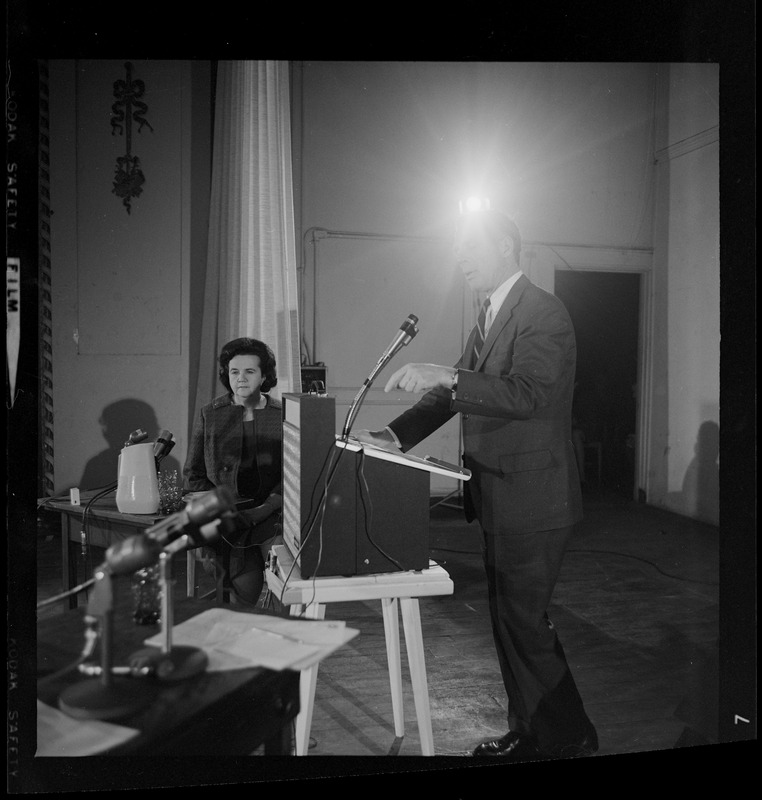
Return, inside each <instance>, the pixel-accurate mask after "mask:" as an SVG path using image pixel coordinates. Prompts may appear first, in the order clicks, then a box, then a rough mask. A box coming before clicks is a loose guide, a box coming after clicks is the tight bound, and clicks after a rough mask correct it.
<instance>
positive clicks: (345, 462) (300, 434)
mask: <svg viewBox="0 0 762 800" xmlns="http://www.w3.org/2000/svg"><path fill="white" fill-rule="evenodd" d="M335 429H336V403H335V398H333V397H329V396H327V395H325V396H319V395H315V394H284V395H283V538H284V540H285V543H286V545H287V547H288V548H289V550H290V551H291V554H292V555H293V556H294V559H295V561H296V562H297V564H298V565H299V569H300V571H301V575H302V577H303V578H311V577H313V576H327V575H344V576H349V575H366V574H372V573H381V572H397V571H401V570H421V569H426V568H427V567H428V565H429V495H430V476H429V473H428V472H426V471H425V470H422V469H416V468H414V467H410V466H407V465H405V464H404V463H395V462H393V461H386V460H380V459H377V458H370V457H368V456H367V455H365V454H364V453H363V451H362V450H361V449H360V450H353V449H350V448H349V447H340V446H338V445H337V444H336V441H337V439H336V434H335Z"/></svg>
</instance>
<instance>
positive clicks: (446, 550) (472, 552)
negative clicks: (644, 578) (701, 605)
mask: <svg viewBox="0 0 762 800" xmlns="http://www.w3.org/2000/svg"><path fill="white" fill-rule="evenodd" d="M431 549H432V550H437V551H439V552H441V553H456V554H459V555H468V556H480V555H481V551H480V550H453V549H452V548H449V547H432V548H431ZM566 552H567V553H592V554H599V555H609V556H621V557H622V558H632V559H634V560H635V561H641V562H642V563H644V564H648V566H649V567H653V568H654V569H655V570H656V571H657V572H658V573H660V574H661V575H664V577H665V578H671V579H672V580H675V581H682V582H684V583H699V584H702V585H704V586H719V583H718V582H716V581H702V580H698V579H696V578H685V577H682V576H681V575H672V574H671V573H669V572H665V571H664V570H663V569H661V567H659V566H658V565H657V564H655V563H654V562H653V561H649V560H648V559H647V558H641V557H640V556H634V555H632V554H631V553H619V552H617V551H616V550H581V549H578V548H571V549H569V550H567V551H566Z"/></svg>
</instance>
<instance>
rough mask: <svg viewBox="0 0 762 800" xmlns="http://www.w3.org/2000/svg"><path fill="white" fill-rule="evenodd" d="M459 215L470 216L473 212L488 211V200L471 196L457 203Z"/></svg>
mask: <svg viewBox="0 0 762 800" xmlns="http://www.w3.org/2000/svg"><path fill="white" fill-rule="evenodd" d="M458 206H459V208H460V213H461V214H471V213H474V212H475V211H489V198H488V197H477V196H476V195H472V196H471V197H469V198H467V199H466V200H460V201H459V202H458Z"/></svg>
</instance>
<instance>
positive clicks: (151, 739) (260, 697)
mask: <svg viewBox="0 0 762 800" xmlns="http://www.w3.org/2000/svg"><path fill="white" fill-rule="evenodd" d="M112 594H113V597H114V610H113V620H114V625H113V637H112V639H113V647H112V653H113V664H114V666H120V665H125V664H127V663H128V661H129V658H130V655H131V654H133V653H135V652H136V651H138V650H141V649H142V648H143V647H144V645H143V641H144V640H145V639H146V638H148V637H150V636H152V635H154V634H156V633H158V632H159V626H158V625H136V624H135V623H134V622H133V620H132V600H131V597H130V593H129V578H118V579H116V580H115V581H114V591H113V592H112ZM173 597H174V598H175V602H174V608H173V614H174V620H175V622H176V623H179V622H183V621H184V620H186V619H188V618H190V617H193V616H195V615H196V614H198V613H200V612H201V611H204V610H206V609H208V608H210V606H212V605H215V604H213V603H208V602H203V601H200V600H193V599H189V598H187V597H185V596H184V592H181V591H180V590H179V588H178V587H177V586H175V587H174V592H173ZM84 616H85V610H84V609H76V610H70V611H66V612H64V613H63V614H60V615H57V616H55V617H48V618H46V619H43V620H41V621H39V622H38V626H37V669H38V689H37V697H38V699H39V700H41V701H42V702H44V703H46V704H47V705H49V706H51V707H54V708H57V707H58V704H59V698H60V696H61V693H62V692H63V691H64V690H65V689H66V688H67V687H69V686H72V685H74V684H77V683H78V682H81V681H86V680H97V679H93V678H87V677H85V676H84V675H82V674H81V673H80V672H79V671H77V670H74V671H69V672H68V673H65V674H63V675H59V676H56V673H57V672H58V671H60V670H62V669H63V668H64V667H67V666H69V665H71V664H73V663H74V662H75V661H76V659H77V657H78V656H79V655H80V653H81V651H82V648H83V645H84V634H85V624H84ZM96 660H97V659H96ZM46 676H47V677H46ZM123 680H125V681H141V682H143V685H145V686H146V687H148V691H149V694H150V701H149V702H148V703H147V704H145V705H143V706H142V707H141V708H139V709H137V710H134V711H130V712H127V714H126V715H125V716H123V717H118V718H114V719H109V720H108V721H109V722H114V723H116V724H119V725H123V726H126V727H128V728H133V729H137V730H138V731H139V734H138V735H137V736H135V737H134V738H132V739H130V740H129V741H127V742H124V743H122V744H121V745H119V746H117V747H115V748H114V749H113V750H108V751H106V752H105V753H100V754H99V755H107V756H111V755H114V756H116V755H119V756H122V755H124V756H130V755H132V756H151V757H153V756H184V757H187V756H193V755H197V756H214V755H219V756H236V755H240V756H244V755H250V754H251V753H252V752H253V751H254V750H256V749H257V748H258V747H259V746H260V745H264V750H265V754H266V755H290V754H292V752H293V750H292V743H291V738H292V737H291V728H292V720H293V719H294V718H295V716H296V714H297V712H298V710H299V672H296V671H293V670H282V671H273V670H269V669H264V668H262V667H252V668H250V669H237V670H231V671H220V672H207V671H204V672H201V673H200V674H197V675H194V676H192V677H188V678H185V679H183V680H178V681H162V680H159V679H158V678H155V677H134V678H124V679H123ZM81 724H83V725H86V724H88V721H87V720H83V721H82V722H81ZM38 760H39V759H38Z"/></svg>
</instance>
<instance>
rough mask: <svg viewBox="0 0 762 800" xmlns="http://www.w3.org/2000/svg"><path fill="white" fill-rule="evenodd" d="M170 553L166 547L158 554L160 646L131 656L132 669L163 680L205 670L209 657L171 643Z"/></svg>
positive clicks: (143, 649)
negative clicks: (148, 673) (147, 672)
mask: <svg viewBox="0 0 762 800" xmlns="http://www.w3.org/2000/svg"><path fill="white" fill-rule="evenodd" d="M171 566H172V553H171V552H167V551H166V550H165V551H163V552H162V553H161V555H160V556H159V581H160V583H161V646H160V647H159V648H158V649H157V648H156V647H144V648H141V649H140V650H137V651H135V652H134V653H133V654H132V655H131V656H130V661H129V663H130V668H131V669H132V670H133V671H144V670H148V671H149V672H151V673H152V674H155V675H156V677H157V678H159V679H160V680H163V681H181V680H184V679H185V678H190V677H192V676H193V675H198V674H200V673H202V672H204V671H205V670H206V668H207V666H208V665H209V657H208V656H207V655H206V653H205V652H204V651H203V650H201V649H200V648H198V647H190V646H187V645H175V646H174V647H173V646H172V627H173V625H174V605H173V601H172V586H173V584H174V581H172V580H171Z"/></svg>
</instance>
